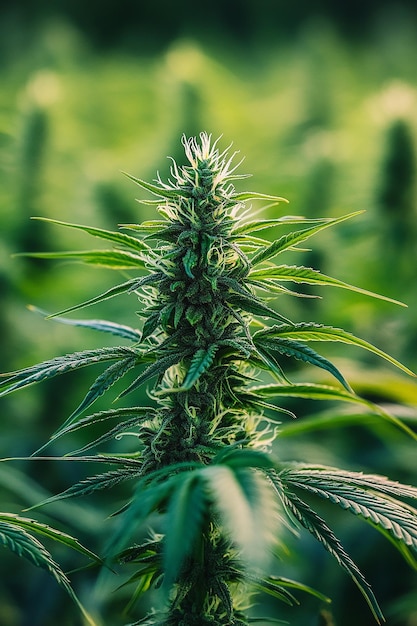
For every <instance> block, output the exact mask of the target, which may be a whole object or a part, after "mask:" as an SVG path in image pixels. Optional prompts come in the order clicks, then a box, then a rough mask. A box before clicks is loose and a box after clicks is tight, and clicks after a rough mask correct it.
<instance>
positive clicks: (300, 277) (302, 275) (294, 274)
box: [249, 265, 406, 306]
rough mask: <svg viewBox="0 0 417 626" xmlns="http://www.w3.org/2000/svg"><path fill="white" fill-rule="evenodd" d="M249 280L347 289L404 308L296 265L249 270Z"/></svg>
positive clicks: (389, 299)
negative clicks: (279, 281) (281, 281)
mask: <svg viewBox="0 0 417 626" xmlns="http://www.w3.org/2000/svg"><path fill="white" fill-rule="evenodd" d="M251 278H252V279H255V280H258V281H259V280H262V279H263V278H266V279H268V280H271V279H272V280H283V281H291V282H295V283H306V284H308V285H323V286H324V285H325V286H330V287H340V288H341V289H347V290H349V291H354V292H356V293H361V294H363V295H365V296H371V297H372V298H378V299H380V300H385V301H386V302H391V303H393V304H398V305H400V306H406V305H405V304H403V303H402V302H399V301H398V300H393V299H392V298H388V297H386V296H381V295H380V294H377V293H374V292H372V291H368V290H367V289H361V288H360V287H355V286H353V285H349V284H348V283H344V282H343V281H341V280H337V279H336V278H331V277H330V276H326V275H325V274H321V273H320V272H319V271H318V270H315V269H312V268H311V267H303V266H297V265H278V266H274V267H269V268H264V269H258V270H256V269H255V270H251V271H250V273H249V280H250V279H251Z"/></svg>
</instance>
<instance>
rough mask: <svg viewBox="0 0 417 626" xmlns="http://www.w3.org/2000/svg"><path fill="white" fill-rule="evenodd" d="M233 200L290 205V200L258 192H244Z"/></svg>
mask: <svg viewBox="0 0 417 626" xmlns="http://www.w3.org/2000/svg"><path fill="white" fill-rule="evenodd" d="M233 199H234V200H236V201H237V202H240V201H244V200H268V201H270V202H273V203H274V204H277V203H278V202H285V203H286V204H288V200H287V199H286V198H281V197H280V196H270V195H268V194H267V193H258V192H257V191H244V192H242V193H237V194H235V195H234V196H233Z"/></svg>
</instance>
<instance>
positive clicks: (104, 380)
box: [56, 355, 140, 436]
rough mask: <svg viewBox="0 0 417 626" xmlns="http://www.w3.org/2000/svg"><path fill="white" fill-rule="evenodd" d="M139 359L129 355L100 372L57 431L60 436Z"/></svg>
mask: <svg viewBox="0 0 417 626" xmlns="http://www.w3.org/2000/svg"><path fill="white" fill-rule="evenodd" d="M138 361H140V359H138V357H137V356H136V355H133V356H128V357H127V358H126V359H121V360H120V361H118V362H117V363H113V365H110V367H108V368H107V369H106V370H105V371H104V372H103V373H102V374H100V376H98V378H96V380H95V381H94V383H93V384H92V386H91V387H90V389H89V390H88V392H87V394H86V396H85V398H84V400H83V401H82V402H81V404H80V405H79V406H78V407H77V408H76V409H75V411H73V413H71V415H70V416H69V418H68V419H67V420H66V421H65V422H64V424H63V425H62V427H61V428H60V429H59V430H58V431H57V433H56V435H57V436H58V435H59V433H60V432H61V431H62V430H63V429H65V428H67V427H68V426H70V425H71V424H73V423H74V422H75V421H76V419H77V417H78V416H79V415H80V414H81V413H82V412H83V411H85V410H86V409H87V408H88V407H89V406H91V405H92V404H93V402H95V401H96V400H97V398H99V397H100V396H102V395H103V394H105V393H106V391H107V390H108V389H110V387H111V386H112V385H114V384H115V383H116V382H117V381H118V380H119V379H120V378H123V376H124V375H125V374H126V373H127V372H128V371H129V370H131V369H132V368H133V367H135V365H137V364H138Z"/></svg>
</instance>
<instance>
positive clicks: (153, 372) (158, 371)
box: [119, 351, 188, 398]
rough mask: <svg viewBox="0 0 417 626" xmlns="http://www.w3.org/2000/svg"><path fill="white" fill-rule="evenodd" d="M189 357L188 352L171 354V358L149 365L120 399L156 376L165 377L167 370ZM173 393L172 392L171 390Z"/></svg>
mask: <svg viewBox="0 0 417 626" xmlns="http://www.w3.org/2000/svg"><path fill="white" fill-rule="evenodd" d="M187 356H188V351H183V352H180V353H178V354H175V353H174V354H171V355H169V356H165V357H162V358H160V359H158V360H157V361H156V362H155V363H152V364H151V365H149V366H148V367H147V368H146V369H145V370H144V371H143V372H142V373H141V374H139V376H138V377H137V378H136V379H135V380H134V381H133V383H132V384H131V385H129V387H128V388H127V389H125V390H124V391H122V393H121V394H120V396H119V397H120V398H122V397H123V396H125V395H127V394H128V393H131V392H132V391H133V390H134V389H137V387H139V386H140V385H143V384H144V383H145V382H146V381H147V380H149V379H150V378H153V377H154V376H161V375H163V374H164V373H165V372H166V370H167V369H169V368H170V367H172V366H173V365H177V363H180V362H181V361H182V359H184V358H185V357H187ZM170 391H171V390H170Z"/></svg>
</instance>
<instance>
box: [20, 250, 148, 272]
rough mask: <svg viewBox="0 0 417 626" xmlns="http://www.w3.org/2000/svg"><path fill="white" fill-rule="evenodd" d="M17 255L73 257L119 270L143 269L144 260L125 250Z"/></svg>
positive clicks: (40, 257)
mask: <svg viewBox="0 0 417 626" xmlns="http://www.w3.org/2000/svg"><path fill="white" fill-rule="evenodd" d="M15 256H28V257H31V258H34V259H73V260H75V261H81V262H82V263H86V264H87V265H98V266H99V267H107V268H110V269H117V270H129V269H133V268H135V269H138V268H140V269H143V268H144V267H145V263H144V261H143V260H142V259H141V258H140V257H139V256H137V255H136V254H133V253H132V252H127V251H123V250H75V251H68V252H22V253H19V254H16V255H15Z"/></svg>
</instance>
